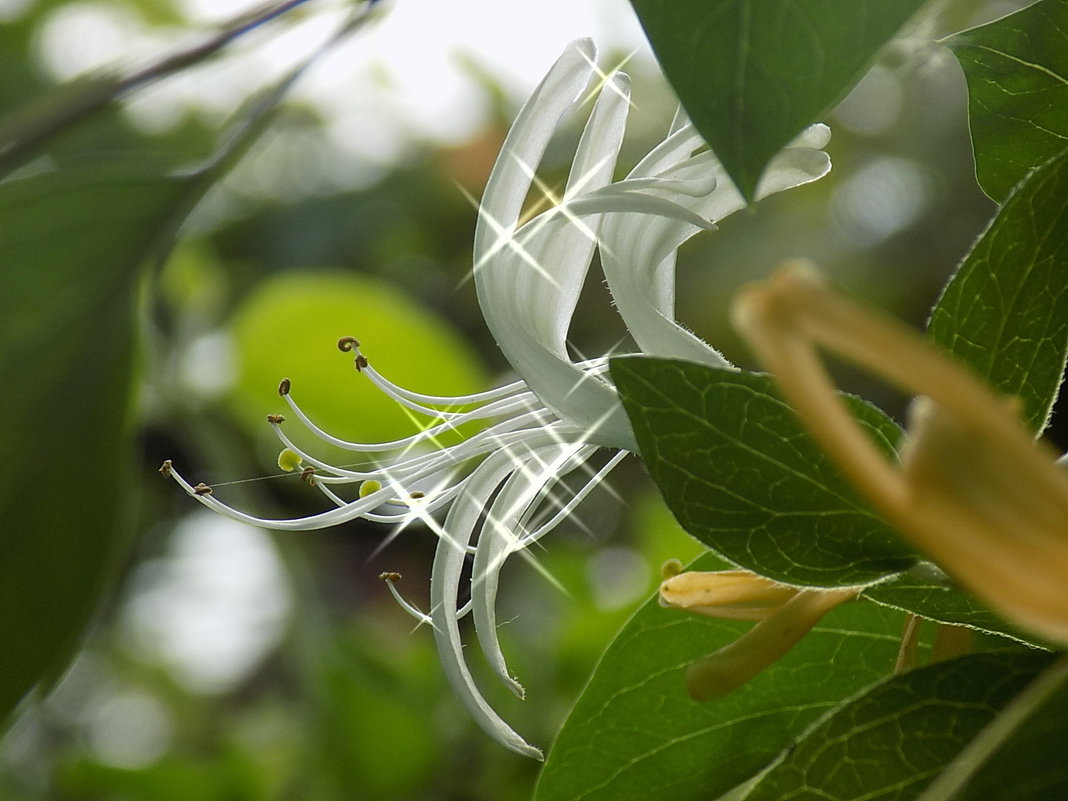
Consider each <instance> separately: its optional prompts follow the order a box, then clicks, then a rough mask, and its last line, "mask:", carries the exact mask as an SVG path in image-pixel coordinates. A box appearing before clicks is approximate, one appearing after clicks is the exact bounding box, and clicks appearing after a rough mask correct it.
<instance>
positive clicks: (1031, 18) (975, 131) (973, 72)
mask: <svg viewBox="0 0 1068 801" xmlns="http://www.w3.org/2000/svg"><path fill="white" fill-rule="evenodd" d="M946 43H947V44H948V45H949V47H950V48H951V49H952V50H953V53H954V54H955V55H956V56H957V60H958V61H960V64H961V67H963V69H964V75H965V77H966V78H967V81H968V96H969V109H968V116H969V122H970V126H971V132H972V146H973V148H974V150H975V170H976V176H977V177H978V179H979V185H980V186H982V188H983V191H984V192H986V193H987V194H988V195H989V196H990V197H991V198H993V199H994V200H997V201H999V202H1001V201H1003V200H1004V199H1005V197H1006V196H1007V195H1008V194H1009V190H1011V189H1012V187H1013V186H1015V185H1016V184H1017V183H1018V182H1019V181H1021V180H1023V178H1024V176H1026V175H1027V172H1028V171H1029V170H1031V169H1032V168H1034V167H1037V166H1038V165H1040V164H1042V163H1043V162H1045V161H1046V160H1048V159H1050V158H1052V157H1053V156H1055V155H1057V154H1058V153H1060V152H1061V151H1062V150H1064V148H1065V146H1068V0H1039V2H1037V3H1034V4H1033V5H1031V6H1028V7H1027V8H1025V9H1023V10H1022V11H1017V12H1016V13H1015V14H1010V15H1009V16H1007V17H1003V18H1001V19H999V20H996V21H995V22H991V23H990V24H988V25H983V26H981V27H979V28H974V29H972V30H970V31H964V32H963V33H958V34H956V35H955V36H951V37H949V39H948V40H947V42H946Z"/></svg>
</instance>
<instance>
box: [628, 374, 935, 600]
mask: <svg viewBox="0 0 1068 801" xmlns="http://www.w3.org/2000/svg"><path fill="white" fill-rule="evenodd" d="M612 378H613V380H614V381H615V383H616V386H617V387H618V388H619V391H620V396H621V398H622V400H623V405H624V407H625V408H626V410H627V414H628V415H630V420H631V423H632V425H633V426H634V433H635V435H636V436H637V439H638V445H639V447H640V449H641V453H642V457H643V458H644V459H645V464H646V466H647V467H648V469H649V472H650V473H651V474H652V476H653V479H654V480H655V481H656V483H657V486H658V487H659V488H660V492H661V493H662V494H663V496H664V499H665V500H666V501H667V504H668V507H669V508H670V509H671V511H672V513H673V514H674V515H675V517H676V518H677V519H678V521H679V523H680V524H681V525H682V527H683V528H685V529H686V530H687V531H688V532H689V533H690V534H692V535H693V536H695V537H697V538H698V539H699V540H701V541H702V542H704V543H705V544H706V545H708V546H709V547H710V548H712V549H713V550H714V551H716V552H717V553H719V554H721V555H722V556H723V557H725V558H726V559H727V560H728V561H730V562H732V563H734V564H736V565H740V566H741V567H744V568H747V569H749V570H752V571H754V572H757V573H760V574H761V575H764V576H768V577H770V578H773V579H776V580H778V581H782V582H786V583H789V584H801V585H807V586H824V587H832V586H842V585H852V584H863V583H867V582H871V581H875V580H878V579H880V578H883V577H884V576H886V575H888V574H891V573H896V572H898V571H901V570H904V569H905V568H907V567H909V565H911V564H912V563H913V562H914V561H915V557H914V555H913V552H912V551H911V550H910V549H909V548H908V546H906V545H905V544H904V543H903V542H902V541H901V540H900V539H899V537H898V536H897V535H896V534H895V533H894V531H893V530H892V529H891V528H890V527H889V526H888V524H886V523H885V522H884V521H883V520H882V518H880V517H879V516H878V515H877V514H875V512H873V511H872V510H871V509H870V508H869V507H868V506H867V504H866V503H865V502H864V501H863V500H862V499H861V498H860V497H859V496H858V495H857V494H856V492H854V490H853V489H852V488H851V487H850V486H849V485H848V484H847V483H846V481H845V480H844V479H843V478H842V477H841V475H840V474H839V473H838V469H837V468H836V467H835V466H834V464H833V463H832V462H831V461H830V459H829V458H828V457H827V456H826V455H825V454H824V453H823V452H822V450H821V449H820V448H819V447H817V446H816V444H815V443H814V442H813V441H812V439H811V438H810V437H809V436H808V434H807V433H805V432H803V431H802V429H801V427H800V424H799V423H798V421H797V418H796V416H795V415H794V412H793V411H792V410H791V409H790V407H788V406H787V405H786V404H785V403H784V402H783V401H781V400H779V398H778V397H776V396H775V395H774V394H773V384H772V379H771V377H770V376H767V375H757V374H752V373H744V372H737V371H730V370H717V369H714V368H710V367H705V366H703V365H698V364H694V363H690V362H682V361H670V360H662V359H650V358H645V357H638V358H625V359H613V360H612ZM850 403H851V406H852V408H853V411H854V413H855V414H856V415H857V418H858V419H859V420H860V421H861V423H862V425H864V427H865V428H866V429H867V430H868V431H870V432H871V433H872V436H873V437H874V438H875V440H876V441H877V442H878V443H879V445H881V447H882V448H883V449H884V450H886V451H887V452H888V453H891V452H893V443H894V442H896V440H897V438H898V436H899V434H900V431H899V430H898V428H897V426H896V425H894V423H893V422H892V421H891V420H890V419H889V418H888V417H886V415H884V414H883V413H882V412H880V411H879V410H878V409H875V408H874V407H872V406H870V405H868V404H865V403H862V402H860V401H855V400H853V401H851V402H850Z"/></svg>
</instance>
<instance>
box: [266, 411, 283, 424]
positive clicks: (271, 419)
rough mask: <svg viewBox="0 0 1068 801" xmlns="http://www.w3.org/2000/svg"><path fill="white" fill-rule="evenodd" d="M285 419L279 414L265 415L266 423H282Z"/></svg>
mask: <svg viewBox="0 0 1068 801" xmlns="http://www.w3.org/2000/svg"><path fill="white" fill-rule="evenodd" d="M285 421H286V419H285V417H283V416H282V415H280V414H269V415H267V422H268V423H274V424H275V425H278V424H279V423H284V422H285Z"/></svg>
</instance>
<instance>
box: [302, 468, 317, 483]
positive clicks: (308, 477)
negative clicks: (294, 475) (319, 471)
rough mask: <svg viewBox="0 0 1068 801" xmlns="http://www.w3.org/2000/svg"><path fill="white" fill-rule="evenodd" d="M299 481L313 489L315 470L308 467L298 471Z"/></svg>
mask: <svg viewBox="0 0 1068 801" xmlns="http://www.w3.org/2000/svg"><path fill="white" fill-rule="evenodd" d="M300 480H301V481H303V482H304V483H305V484H308V485H309V486H312V487H314V486H315V468H314V467H312V466H311V465H308V466H307V467H305V468H304V469H303V470H301V471H300Z"/></svg>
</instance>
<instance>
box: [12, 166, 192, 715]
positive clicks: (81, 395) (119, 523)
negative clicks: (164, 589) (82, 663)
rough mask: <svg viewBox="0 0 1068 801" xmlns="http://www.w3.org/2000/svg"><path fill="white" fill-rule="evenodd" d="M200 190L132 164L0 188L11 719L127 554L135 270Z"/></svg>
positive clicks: (55, 175)
mask: <svg viewBox="0 0 1068 801" xmlns="http://www.w3.org/2000/svg"><path fill="white" fill-rule="evenodd" d="M196 186H198V184H197V183H196V182H195V181H194V180H193V179H192V178H174V177H168V176H159V175H153V174H145V173H144V172H142V171H140V170H138V169H136V168H131V167H129V166H128V165H124V164H108V165H100V166H98V167H96V168H92V169H83V170H67V171H63V172H52V173H43V174H38V175H35V176H32V177H28V178H24V179H21V180H11V181H8V182H6V183H3V184H0V219H3V220H4V225H3V226H0V254H2V258H3V268H4V270H5V272H6V278H5V280H4V292H3V293H2V294H0V375H3V376H4V384H5V388H6V389H5V392H4V393H3V395H2V396H0V418H2V419H4V420H5V421H7V427H6V433H5V439H4V441H5V446H6V447H7V448H8V454H9V458H8V459H7V460H6V461H5V462H4V463H3V466H2V467H0V516H2V518H3V520H4V526H3V530H2V532H0V538H2V539H3V552H4V558H3V559H2V560H0V642H3V643H4V644H5V649H6V651H7V653H8V658H7V659H5V668H4V671H3V672H2V673H0V717H4V716H6V715H7V713H8V712H9V711H10V709H11V708H12V706H13V705H14V704H15V703H17V702H18V700H19V699H20V698H21V697H22V695H23V694H24V693H26V692H27V691H28V690H29V689H30V687H31V686H32V685H33V684H34V683H35V682H36V681H37V680H38V679H39V678H41V676H42V675H43V674H45V673H46V672H48V671H55V670H56V669H58V668H59V667H61V666H62V665H61V660H62V659H63V657H64V655H65V654H66V652H67V651H68V650H69V649H70V648H71V647H72V646H73V644H74V641H75V639H76V637H77V635H78V633H79V632H80V630H81V628H82V626H83V625H84V624H85V622H86V621H87V619H88V617H89V615H90V614H91V612H92V610H93V608H94V599H95V598H96V596H97V595H98V593H99V592H100V590H101V588H102V586H103V584H104V582H105V581H106V578H107V576H108V575H109V573H110V570H111V568H112V567H113V566H114V562H115V560H116V557H117V556H118V555H119V554H120V553H121V552H122V549H123V546H124V545H125V543H126V540H127V533H128V532H127V530H126V526H125V525H124V524H123V516H124V512H123V510H124V509H125V508H126V505H127V504H126V501H127V500H128V499H129V497H130V485H129V483H128V481H129V477H128V475H127V473H126V470H127V467H128V465H127V455H128V453H127V450H128V448H127V446H128V444H129V443H128V441H127V437H126V434H127V430H126V415H127V411H128V408H129V400H130V394H131V390H130V380H131V377H132V374H133V355H134V354H133V352H134V347H133V334H134V315H133V306H134V298H135V297H136V290H137V282H138V278H137V270H138V268H139V267H140V266H141V264H142V262H143V261H144V259H145V258H146V257H147V256H148V255H149V254H150V253H151V252H152V251H153V250H154V249H155V248H156V246H157V245H158V244H159V243H160V240H161V237H163V236H166V234H167V233H169V232H171V231H172V230H173V224H174V223H175V221H176V219H178V218H180V217H181V216H184V213H185V211H186V210H187V209H188V207H189V203H190V192H191V190H192V189H193V188H194V187H196Z"/></svg>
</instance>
